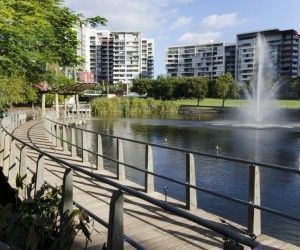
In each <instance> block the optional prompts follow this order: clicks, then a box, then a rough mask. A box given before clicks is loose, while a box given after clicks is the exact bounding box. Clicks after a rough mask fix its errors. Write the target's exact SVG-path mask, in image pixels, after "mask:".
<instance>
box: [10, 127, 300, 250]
mask: <svg viewBox="0 0 300 250" xmlns="http://www.w3.org/2000/svg"><path fill="white" fill-rule="evenodd" d="M45 133H46V132H45V131H44V129H43V125H42V122H41V121H31V122H28V123H26V124H24V125H22V126H20V127H18V128H17V129H16V130H15V131H14V135H15V136H17V137H18V138H20V139H22V140H24V141H26V142H28V143H30V144H32V145H34V146H36V147H38V148H39V149H41V150H44V151H45V152H47V153H51V154H53V155H55V156H56V157H58V158H61V159H64V160H67V161H69V162H70V163H73V164H75V165H78V166H80V167H82V168H86V169H89V170H90V171H92V172H94V173H97V170H96V169H95V167H94V166H91V164H84V163H82V159H81V158H79V157H75V158H74V157H71V154H70V152H64V151H63V149H62V148H57V147H55V146H53V145H52V144H51V143H50V142H49V140H48V139H47V137H46V134H45ZM37 158H38V154H37V153H36V152H34V151H33V150H29V151H28V160H27V165H28V168H29V169H30V170H31V171H35V168H36V165H35V162H36V160H37ZM45 170H46V171H45V180H46V182H48V183H51V184H52V185H61V184H62V176H63V173H64V170H65V169H64V168H63V167H62V166H60V165H59V164H57V163H55V162H53V161H50V160H49V159H47V158H46V159H45ZM99 174H101V175H103V176H107V177H108V178H112V179H115V181H116V182H117V180H116V177H115V176H114V175H113V174H112V173H110V172H107V171H102V172H99ZM73 179H74V180H73V184H74V189H73V190H74V191H73V192H74V201H75V202H78V203H79V204H81V205H82V206H84V207H85V208H86V209H87V210H90V211H91V212H93V213H95V214H97V215H98V216H99V217H101V218H102V219H104V220H105V221H108V217H109V203H110V199H111V195H112V191H113V188H112V187H111V186H109V185H106V184H103V183H100V182H99V181H95V180H94V179H92V178H91V177H86V176H84V175H83V174H78V173H77V172H76V171H75V172H74V177H73ZM123 184H125V185H128V186H130V187H133V188H136V189H140V190H141V191H142V190H143V188H142V187H141V186H138V185H137V184H135V183H132V182H130V181H128V180H126V181H125V182H123ZM151 196H152V197H155V198H157V199H160V200H164V196H163V195H162V194H159V193H156V192H155V193H153V194H151ZM124 197H125V198H124V233H125V234H126V235H127V236H130V237H131V238H132V239H134V240H135V241H137V242H139V243H140V244H141V245H143V246H144V247H145V248H146V249H220V248H222V244H223V239H222V236H221V235H219V234H217V233H215V232H213V231H211V230H209V229H207V228H204V227H201V226H199V225H197V224H194V223H192V222H190V221H188V220H185V219H183V218H180V217H177V216H175V215H173V214H170V213H167V212H165V211H164V210H163V209H161V208H158V207H156V206H154V205H152V204H149V203H147V202H145V201H143V200H140V199H138V198H136V197H133V196H130V195H128V194H125V196H124ZM168 202H169V203H172V204H174V205H176V206H179V207H182V208H183V207H184V204H183V203H181V202H179V201H177V200H174V199H172V198H168ZM192 213H193V214H196V215H198V216H201V217H203V218H206V219H209V220H212V221H215V222H216V223H219V218H218V217H217V216H214V215H212V214H209V213H207V212H205V211H203V210H200V209H198V210H196V211H193V212H192ZM94 226H95V229H96V230H94V231H93V234H92V240H93V241H92V243H90V244H89V246H88V249H101V248H100V247H102V246H103V244H104V243H105V242H106V237H107V229H106V228H105V227H103V226H102V225H100V224H98V223H95V225H94ZM239 227H240V226H239ZM258 240H259V241H260V242H262V243H263V244H265V245H267V246H268V247H267V248H266V249H299V248H297V247H295V246H293V245H290V244H288V243H285V242H282V241H279V240H276V239H274V238H271V237H269V236H266V235H261V236H260V237H258ZM83 244H84V242H83V236H78V237H77V239H76V243H75V244H74V248H75V249H76V248H77V249H80V248H82V247H83V246H84V245H83ZM125 249H132V246H130V245H129V244H127V243H125Z"/></svg>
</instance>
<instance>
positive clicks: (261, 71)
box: [209, 34, 300, 129]
mask: <svg viewBox="0 0 300 250" xmlns="http://www.w3.org/2000/svg"><path fill="white" fill-rule="evenodd" d="M254 42H255V51H254V60H255V64H254V67H255V72H254V77H253V79H252V80H251V81H250V84H249V86H248V85H247V84H245V83H241V85H242V88H243V90H244V95H245V98H246V100H247V104H246V105H245V106H244V107H241V108H239V110H238V119H237V120H218V121H213V122H209V124H211V125H217V126H230V127H241V128H253V129H267V128H299V126H300V124H299V122H298V123H294V122H287V121H286V119H285V112H284V110H283V109H280V108H279V107H277V105H276V94H277V91H278V89H279V83H278V82H277V81H276V75H275V72H276V70H275V65H274V64H273V62H272V53H271V50H270V47H269V45H268V42H267V41H266V39H265V38H264V36H263V35H262V34H258V35H257V38H256V39H255V41H254ZM275 56H277V55H275ZM234 112H235V113H236V111H234Z"/></svg>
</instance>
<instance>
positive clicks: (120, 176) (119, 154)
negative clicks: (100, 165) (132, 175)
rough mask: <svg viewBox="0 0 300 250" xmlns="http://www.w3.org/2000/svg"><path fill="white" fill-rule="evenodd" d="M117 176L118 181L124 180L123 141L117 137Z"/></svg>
mask: <svg viewBox="0 0 300 250" xmlns="http://www.w3.org/2000/svg"><path fill="white" fill-rule="evenodd" d="M117 160H118V162H119V163H117V178H118V180H119V181H124V180H125V166H124V165H123V164H122V163H124V153H123V143H122V140H121V139H117Z"/></svg>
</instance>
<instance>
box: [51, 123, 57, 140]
mask: <svg viewBox="0 0 300 250" xmlns="http://www.w3.org/2000/svg"><path fill="white" fill-rule="evenodd" d="M51 132H52V135H51V141H52V143H53V144H54V145H56V137H55V135H56V131H55V123H54V122H51Z"/></svg>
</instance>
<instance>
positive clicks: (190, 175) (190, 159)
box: [186, 153, 197, 210]
mask: <svg viewBox="0 0 300 250" xmlns="http://www.w3.org/2000/svg"><path fill="white" fill-rule="evenodd" d="M186 183H187V184H189V185H193V186H196V171H195V161H194V156H193V154H190V153H187V154H186ZM186 208H187V209H188V210H195V209H197V190H196V189H195V188H192V187H189V186H186Z"/></svg>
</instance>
